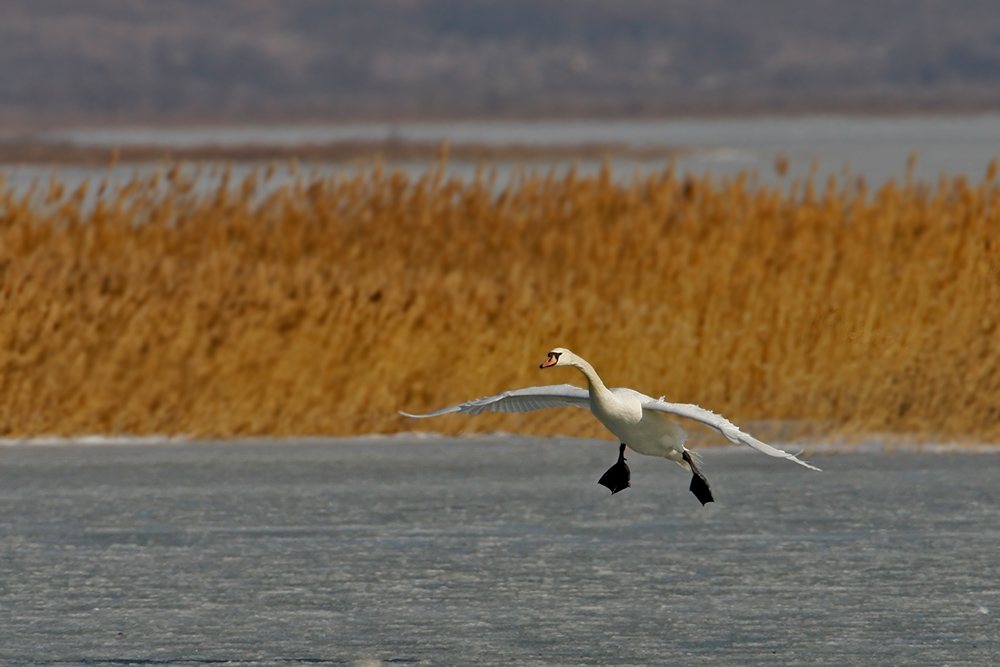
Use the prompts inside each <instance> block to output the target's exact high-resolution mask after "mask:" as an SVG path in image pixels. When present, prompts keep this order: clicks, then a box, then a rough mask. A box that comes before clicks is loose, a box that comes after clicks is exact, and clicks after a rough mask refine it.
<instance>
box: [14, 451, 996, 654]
mask: <svg viewBox="0 0 1000 667" xmlns="http://www.w3.org/2000/svg"><path fill="white" fill-rule="evenodd" d="M702 452H703V455H704V472H705V473H706V475H707V476H708V478H709V480H710V481H711V483H712V486H713V489H714V490H715V494H716V498H717V500H718V502H716V503H714V504H710V505H708V506H707V507H704V508H703V507H701V506H700V505H699V503H698V502H697V501H696V500H695V498H694V496H692V495H691V494H690V493H689V492H688V490H687V485H688V476H687V474H685V473H683V471H682V470H681V469H680V468H678V467H677V466H676V465H674V464H672V463H669V462H667V461H664V460H660V459H650V458H646V457H641V456H638V455H634V454H633V455H632V456H630V457H629V464H630V465H631V467H632V484H633V488H631V489H628V490H626V491H624V492H622V493H619V494H618V495H615V496H610V495H609V494H608V492H607V491H606V490H605V489H604V488H602V487H599V486H598V485H597V484H596V480H597V478H598V477H599V476H600V475H601V473H602V472H603V471H604V470H605V469H606V468H607V467H608V466H610V465H611V464H612V463H613V462H614V460H615V458H616V454H617V448H616V444H615V443H612V442H597V441H578V440H570V439H553V440H538V439H528V438H519V437H513V436H511V437H499V436H497V437H489V438H477V439H460V440H450V439H439V438H421V439H412V438H391V439H368V440H342V441H338V440H330V441H303V442H294V441H289V442H234V443H225V444H220V443H214V444H212V443H188V444H177V443H173V444H148V443H147V444H116V445H93V444H87V445H84V444H68V445H61V446H59V445H16V446H4V447H0V662H2V663H3V664H8V665H28V664H49V665H77V664H87V665H112V664H113V665H123V664H168V665H187V664H205V663H214V662H232V663H235V664H247V665H265V664H267V665H270V664H284V665H288V664H357V665H378V664H400V663H402V664H417V665H513V664H516V665H653V664H683V665H712V666H718V665H903V664H905V665H990V664H998V662H997V661H998V658H1000V556H998V554H1000V455H997V454H914V453H903V454H894V455H885V454H874V453H868V454H843V455H836V456H816V455H813V456H810V455H809V453H808V452H807V453H806V454H805V458H807V459H808V460H811V461H812V462H814V463H816V464H818V465H819V466H820V467H822V468H824V470H825V472H823V473H813V472H811V471H808V470H805V469H803V468H801V467H799V466H795V465H790V464H788V463H786V462H783V461H778V460H775V459H770V458H767V457H764V456H760V455H759V454H756V453H754V452H752V451H750V450H748V449H747V450H740V449H705V450H702Z"/></svg>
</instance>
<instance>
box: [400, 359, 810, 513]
mask: <svg viewBox="0 0 1000 667" xmlns="http://www.w3.org/2000/svg"><path fill="white" fill-rule="evenodd" d="M554 366H572V367H573V368H576V369H578V370H579V371H580V372H581V373H583V375H584V376H585V377H586V378H587V384H588V385H589V391H588V390H585V389H581V388H579V387H574V386H573V385H569V384H557V385H549V386H544V387H526V388H524V389H514V390H512V391H505V392H503V393H502V394H497V395H496V396H487V397H486V398H479V399H476V400H473V401H467V402H465V403H459V404H458V405H452V406H449V407H447V408H442V409H440V410H437V411H435V412H431V413H428V414H425V415H414V414H409V413H406V412H401V413H400V414H403V415H405V416H407V417H413V418H417V419H423V418H426V417H438V416H440V415H446V414H449V413H452V412H458V413H463V414H469V415H477V414H479V413H480V412H482V411H483V410H490V411H492V412H529V411H531V410H540V409H542V408H556V407H563V406H570V407H577V408H590V410H591V412H593V413H594V416H595V417H597V419H598V420H599V421H600V422H601V423H602V424H604V426H605V427H607V429H608V430H609V431H611V433H613V434H614V435H615V437H616V438H618V439H619V440H620V441H621V443H622V446H621V449H620V450H619V454H618V462H617V463H615V465H613V466H612V467H611V468H610V469H609V470H608V471H607V472H606V473H605V474H604V476H602V477H601V479H600V482H599V483H600V484H603V485H604V486H606V487H608V488H609V489H611V493H612V494H615V493H617V492H618V491H621V490H622V489H625V488H627V487H628V486H630V485H631V484H630V481H631V473H630V472H629V469H628V466H627V465H626V464H625V456H624V454H625V447H626V445H627V446H629V447H631V448H632V449H634V450H635V451H637V452H638V453H640V454H646V455H648V456H662V457H664V458H668V459H670V460H671V461H676V462H677V463H678V464H680V466H681V467H683V468H684V469H685V470H689V471H691V473H692V475H693V477H692V479H691V491H692V493H694V494H695V496H696V497H697V498H698V500H700V501H701V503H702V505H704V504H706V503H709V502H711V501H712V500H713V498H712V490H711V488H710V487H709V485H708V481H707V480H706V479H705V477H704V476H703V475H702V474H701V472H700V471H699V470H698V467H697V465H696V463H695V459H694V457H692V456H691V451H690V450H689V449H687V448H686V447H685V446H684V441H685V440H686V439H687V433H685V432H684V429H682V428H681V427H680V426H678V425H677V424H675V423H674V422H672V421H670V420H669V419H667V418H666V417H664V416H663V414H661V413H667V414H672V415H678V416H680V417H687V418H689V419H694V420H695V421H699V422H701V423H702V424H705V425H707V426H711V427H712V428H714V429H716V430H717V431H719V432H720V433H721V434H722V435H724V436H726V438H728V439H729V440H730V441H732V442H734V443H737V444H739V443H742V444H744V445H749V446H750V447H753V448H754V449H756V450H757V451H758V452H762V453H764V454H767V455H768V456H774V457H777V458H782V459H788V460H789V461H794V462H795V463H798V464H799V465H802V466H805V467H806V468H809V469H810V470H817V471H818V470H819V468H817V467H816V466H813V465H810V464H808V463H806V462H805V461H800V460H799V459H797V458H795V456H793V455H792V454H789V453H788V452H785V451H782V450H780V449H778V448H777V447H772V446H771V445H768V444H766V443H763V442H761V441H760V440H757V439H756V438H754V437H753V436H750V435H748V434H746V433H744V432H743V431H741V430H740V429H739V428H737V427H736V425H735V424H733V423H732V422H730V421H729V420H728V419H726V418H725V417H723V416H721V415H717V414H715V413H714V412H709V411H708V410H705V409H704V408H700V407H698V406H697V405H692V404H688V403H667V402H665V401H664V400H663V399H662V398H660V399H659V400H657V399H655V398H650V397H649V396H646V395H645V394H640V393H639V392H637V391H635V390H634V389H624V388H620V387H616V388H614V389H608V388H607V387H606V386H605V385H604V382H602V381H601V378H600V376H599V375H598V374H597V371H595V370H594V367H593V366H591V365H590V363H588V362H587V361H586V360H585V359H584V358H582V357H580V356H578V355H576V354H573V353H572V352H570V351H569V350H567V349H565V348H561V347H557V348H555V349H554V350H552V351H551V352H549V354H548V359H547V360H546V361H545V362H544V363H543V364H542V365H541V366H540V367H539V368H552V367H554Z"/></svg>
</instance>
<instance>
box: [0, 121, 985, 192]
mask: <svg viewBox="0 0 1000 667" xmlns="http://www.w3.org/2000/svg"><path fill="white" fill-rule="evenodd" d="M997 137H1000V115H998V114H982V115H967V116H902V117H864V116H804V117H788V118H786V117H766V116H764V117H754V118H715V119H697V118H676V119H664V120H622V121H608V120H539V121H534V122H524V121H522V122H496V121H465V122H453V123H398V124H387V123H353V124H339V125H274V126H259V127H258V126H232V127H210V128H205V127H191V128H155V127H146V128H144V127H121V128H114V127H112V128H94V129H81V130H69V131H52V132H46V133H40V134H37V135H33V136H29V137H22V136H10V135H5V134H3V133H2V132H0V141H4V140H6V141H10V140H19V139H22V140H23V139H30V140H32V141H41V142H68V143H71V144H78V145H81V146H106V147H113V146H136V145H146V146H158V147H161V148H164V149H169V148H171V147H174V148H190V147H194V146H202V145H212V144H214V145H219V146H238V145H246V144H257V145H274V146H290V145H301V144H308V143H326V142H334V141H366V140H367V141H385V140H390V139H396V140H401V141H420V142H443V141H450V142H452V144H464V143H474V144H486V145H508V144H524V145H528V146H539V145H549V146H565V145H578V144H600V143H609V144H621V145H627V146H632V147H637V148H641V147H650V146H655V147H671V148H676V149H679V150H680V151H681V153H680V155H679V156H678V157H677V159H676V168H677V170H678V172H679V173H682V174H683V173H691V174H695V175H701V174H704V173H706V172H711V173H712V174H713V175H715V176H717V177H734V176H736V175H737V174H740V173H744V172H756V173H757V176H758V182H759V183H764V184H770V185H781V186H787V185H788V184H790V183H791V182H792V181H794V180H795V179H799V180H802V179H807V178H809V176H810V174H814V175H815V181H816V185H817V186H818V187H820V188H823V187H824V186H825V184H826V179H827V178H828V177H829V176H831V175H833V176H836V177H837V178H838V179H839V180H840V182H841V183H843V182H844V181H845V180H853V179H855V178H857V177H858V176H863V177H864V178H865V179H866V180H867V181H868V183H869V185H870V186H872V187H875V188H877V187H880V186H881V185H883V184H884V183H886V182H887V181H889V180H891V179H896V180H897V181H901V180H902V178H903V177H904V174H905V170H906V164H907V159H908V158H909V156H910V155H911V153H913V152H916V153H917V155H918V159H917V162H916V164H915V167H914V170H913V175H914V176H915V177H916V178H918V179H922V180H925V181H929V182H931V183H936V182H937V179H938V178H939V176H940V175H941V174H948V175H950V176H953V177H954V176H964V177H966V178H968V179H969V180H970V181H972V182H974V183H978V182H979V181H980V180H981V179H982V178H983V175H984V173H985V171H986V168H987V165H989V163H990V161H991V160H993V159H994V158H996V157H998V156H1000V143H998V141H997ZM779 154H781V155H783V156H785V157H786V158H787V159H788V174H787V175H786V176H785V177H783V178H781V177H778V175H777V174H776V173H775V170H774V164H775V158H776V156H778V155H779ZM668 164H669V160H667V159H663V158H656V159H648V160H635V159H616V160H614V161H612V162H611V167H612V170H613V172H614V175H615V177H616V178H618V179H619V180H620V181H623V182H629V181H631V180H632V178H633V177H634V175H635V173H636V169H637V168H638V169H639V171H640V172H641V173H645V174H648V173H654V172H659V171H661V170H662V169H663V168H665V167H666V166H667V165H668ZM266 166H267V165H266V164H254V163H243V164H240V165H237V168H236V169H235V170H234V173H235V176H236V178H237V180H240V179H242V178H243V177H245V176H246V175H247V174H249V173H250V171H251V170H252V169H254V168H263V167H266ZM391 166H392V167H394V168H398V169H402V170H404V171H407V172H408V173H410V174H412V175H414V176H419V175H421V174H423V173H424V172H425V171H426V170H427V166H428V165H427V164H426V163H424V162H420V163H393V164H392V165H391ZM160 167H161V165H160V164H146V165H138V166H137V165H118V166H116V167H115V168H114V169H113V170H112V171H111V172H110V174H109V172H108V170H106V169H103V168H101V169H97V168H93V167H74V166H66V167H62V168H60V169H59V171H58V175H59V178H60V179H61V180H63V181H64V182H65V183H66V184H67V185H68V186H69V187H70V188H75V187H76V186H77V185H78V184H79V183H81V182H82V181H83V180H85V179H98V180H99V179H101V178H103V177H104V176H106V175H109V176H110V178H111V180H112V182H119V183H123V182H127V181H128V180H129V179H131V178H132V177H133V174H134V173H136V170H138V173H140V174H144V175H148V174H151V173H153V172H154V171H155V170H156V169H158V168H160ZM304 167H305V170H306V171H308V170H313V169H315V170H316V173H317V174H318V175H321V176H324V177H335V176H349V175H352V174H354V173H356V171H357V167H356V166H355V165H354V164H353V163H351V164H324V163H318V164H312V163H310V164H305V165H304ZM476 167H477V165H476V164H475V163H469V162H461V161H455V160H453V161H451V162H450V163H449V171H450V173H451V174H452V175H455V176H459V177H462V178H465V179H471V178H473V176H474V174H475V171H476ZM525 167H526V168H527V169H528V170H529V171H530V170H534V171H536V172H537V173H548V172H549V171H554V172H555V173H557V174H559V173H565V171H566V170H567V169H568V168H569V167H570V163H569V162H567V161H566V160H564V159H555V160H533V161H529V162H526V163H525ZM600 168H601V161H599V160H584V161H582V162H580V163H579V170H580V172H581V173H585V174H592V173H596V172H597V171H598V170H599V169H600ZM0 173H2V174H4V175H5V176H6V179H7V184H8V187H13V188H15V190H16V191H18V192H26V191H27V189H28V188H29V187H30V185H31V183H33V182H35V181H36V180H37V181H41V182H43V183H44V182H47V180H48V179H49V178H50V177H51V175H52V169H51V167H48V166H39V165H28V166H21V167H16V166H5V165H0ZM515 173H517V165H516V164H514V163H512V162H500V163H498V164H497V174H498V179H497V182H498V184H499V185H500V186H503V185H504V184H506V183H508V182H510V179H511V178H512V177H513V175H514V174H515ZM291 180H292V176H290V175H289V174H288V173H287V170H279V171H278V173H277V174H276V176H275V183H274V185H275V186H278V185H281V184H283V183H287V182H290V181H291ZM217 183H218V179H217V178H215V179H213V178H212V177H210V175H208V174H207V172H206V175H205V176H204V182H203V183H202V187H203V188H205V189H212V188H214V187H215V186H216V185H217Z"/></svg>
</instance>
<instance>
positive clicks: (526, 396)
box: [399, 384, 590, 419]
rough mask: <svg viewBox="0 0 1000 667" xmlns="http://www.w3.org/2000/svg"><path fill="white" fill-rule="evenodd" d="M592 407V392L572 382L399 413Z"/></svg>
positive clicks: (443, 413)
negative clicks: (429, 409) (437, 408)
mask: <svg viewBox="0 0 1000 667" xmlns="http://www.w3.org/2000/svg"><path fill="white" fill-rule="evenodd" d="M563 407H571V408H589V407H590V392H588V391H587V390H586V389H580V388H579V387H574V386H573V385H571V384H553V385H547V386H545V387H525V388H524V389H512V390H511V391H505V392H504V393H502V394H497V395H496V396H487V397H485V398H477V399H475V400H473V401H466V402H465V403H459V404H458V405H451V406H449V407H447V408H441V409H440V410H436V411H434V412H430V413H428V414H426V415H411V414H410V413H408V412H403V411H402V410H400V412H399V414H401V415H405V416H406V417H413V418H415V419H423V418H425V417H440V416H441V415H446V414H449V413H452V412H458V413H461V414H465V415H478V414H479V413H480V412H482V411H483V410H489V411H491V412H530V411H532V410H541V409H542V408H563Z"/></svg>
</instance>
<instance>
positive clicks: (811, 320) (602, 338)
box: [0, 166, 1000, 440]
mask: <svg viewBox="0 0 1000 667" xmlns="http://www.w3.org/2000/svg"><path fill="white" fill-rule="evenodd" d="M994 177H995V168H994V169H993V170H991V172H990V173H988V174H987V175H986V178H985V179H984V180H983V182H982V183H980V184H969V183H967V182H965V181H963V180H961V179H956V180H947V179H942V180H941V181H940V182H939V183H937V184H924V183H913V182H910V181H909V180H905V179H904V181H903V182H902V183H901V184H890V185H888V186H886V187H884V188H882V189H880V190H879V191H877V192H874V193H871V192H868V191H867V190H866V188H865V186H864V184H863V183H857V182H851V183H846V184H836V183H833V182H831V183H830V184H828V185H827V186H826V187H825V188H824V189H816V188H814V187H813V185H812V184H809V183H805V184H799V185H798V186H796V187H793V188H791V189H790V192H780V191H777V190H774V189H770V188H767V187H760V186H756V185H754V184H753V182H752V178H751V177H749V176H748V177H743V178H740V179H737V180H733V181H728V182H724V183H717V184H714V183H713V182H712V181H710V180H709V179H707V178H706V179H687V178H681V177H678V176H677V175H675V174H673V173H672V172H671V171H666V172H664V173H657V174H653V175H650V176H648V177H641V178H640V177H637V178H636V179H635V180H634V181H633V182H631V183H630V184H627V185H621V184H616V183H615V181H613V180H612V179H611V178H610V175H609V174H608V173H603V174H601V175H600V176H597V177H583V176H579V175H575V174H572V173H571V174H569V175H568V176H566V177H545V176H537V177H524V178H521V179H519V180H516V181H515V182H514V183H512V184H511V185H510V186H509V187H507V188H505V189H503V190H498V189H497V188H495V187H494V185H493V184H492V183H491V182H490V179H489V176H488V175H484V176H483V177H481V178H479V179H478V180H476V181H475V182H472V183H464V182H459V181H449V180H447V179H446V178H445V177H444V175H443V171H441V170H440V169H431V170H429V171H428V172H427V174H426V175H425V176H424V177H423V178H421V179H419V180H412V179H410V178H408V177H407V176H406V175H404V174H402V173H394V172H390V171H387V170H383V169H381V168H379V167H377V166H376V167H374V168H372V169H371V170H369V171H366V172H364V173H362V174H360V175H358V176H356V177H352V178H350V179H347V180H312V179H309V178H301V179H300V180H299V181H298V183H296V184H295V185H294V186H290V187H286V188H282V189H279V190H277V191H276V192H274V193H273V194H270V195H267V196H263V197H262V196H261V194H260V182H261V181H262V180H264V179H267V178H268V174H266V173H265V174H259V175H257V176H255V177H253V178H251V179H249V180H247V181H246V182H244V183H238V184H233V185H231V186H230V185H224V186H223V187H221V188H219V189H218V190H217V191H216V192H214V193H212V194H211V195H209V196H205V195H203V194H199V193H198V192H197V190H196V189H194V188H193V179H194V178H195V176H194V175H192V174H191V172H190V171H185V170H183V169H180V168H178V167H176V166H175V167H173V168H169V169H168V170H166V172H165V173H164V174H163V175H162V176H158V177H155V178H152V179H146V180H142V179H140V180H136V181H135V182H132V183H130V184H128V185H126V186H125V187H123V188H112V187H106V186H103V185H100V186H99V185H98V184H92V185H91V186H90V187H99V190H100V192H99V195H98V197H97V203H96V206H93V207H92V208H84V207H83V203H82V202H83V201H84V199H85V194H86V193H85V192H83V191H78V192H64V191H63V190H62V188H61V187H60V186H58V185H54V186H53V187H51V188H50V189H49V190H48V192H42V193H35V194H34V195H33V196H32V197H30V198H27V197H20V198H19V197H15V196H14V194H13V192H12V191H11V190H10V189H4V188H3V187H2V186H0V192H2V195H0V197H2V198H0V377H2V384H0V387H2V388H0V433H3V434H6V435H8V436H28V435H35V434H81V433H135V434H148V433H174V434H198V435H212V436H238V435H247V434H274V435H289V434H333V435H347V434H358V433H373V432H383V433H384V432H393V431H398V430H408V429H415V428H423V429H428V430H439V431H444V432H451V433H454V432H459V431H484V430H497V429H505V430H517V431H521V432H530V433H566V434H576V435H595V436H602V437H603V435H602V432H601V431H600V428H599V426H597V425H596V423H595V422H593V420H592V419H591V418H590V417H589V416H588V415H586V414H584V413H582V412H579V411H575V410H568V409H567V410H550V411H543V412H538V413H531V414H528V415H514V416H511V415H485V416H481V417H474V418H470V417H464V416H449V417H443V418H440V419H437V420H433V421H431V422H420V423H413V422H409V421H408V420H406V419H404V418H402V417H400V416H398V415H397V413H396V411H397V410H398V409H406V410H410V411H423V410H428V409H431V408H436V407H440V406H443V405H447V404H450V403H452V402H457V401H460V400H464V399H468V398H472V397H476V396H482V395H486V394H492V393H496V392H499V391H501V390H504V389H509V388H514V387H520V386H525V385H532V384H546V383H560V382H579V380H580V378H578V377H576V374H575V373H573V372H571V371H569V370H562V369H560V370H555V371H539V370H538V363H539V362H540V361H541V360H542V359H543V358H544V353H545V352H547V351H548V349H549V348H551V347H554V346H557V345H562V346H567V347H570V348H572V349H573V350H575V351H576V352H578V353H580V354H582V355H584V356H585V357H587V358H588V359H590V360H591V361H592V362H593V363H594V365H595V366H596V367H597V369H598V370H599V371H600V372H601V373H602V375H603V376H604V377H605V379H606V380H607V381H608V383H609V384H610V385H612V386H614V385H626V386H631V387H634V388H636V389H639V390H640V391H643V392H646V393H649V394H652V395H654V396H660V395H661V394H665V395H666V396H667V398H668V400H673V401H683V402H695V403H699V404H701V405H703V406H705V407H708V408H711V409H713V410H716V411H719V412H722V413H724V414H727V415H728V416H730V417H731V418H733V419H734V420H736V421H738V422H740V421H747V420H754V419H765V418H766V419H777V420H806V421H813V422H822V423H824V424H830V425H831V427H832V428H834V429H837V430H839V431H840V432H844V431H845V430H854V431H866V432H868V431H878V432H897V433H912V434H919V435H921V436H925V437H970V438H977V439H985V440H997V439H1000V426H998V423H1000V419H998V417H1000V349H998V346H997V345H996V344H995V341H996V336H997V325H998V323H1000V207H998V205H997V202H998V195H1000V184H998V183H997V182H996V181H995V180H994Z"/></svg>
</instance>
